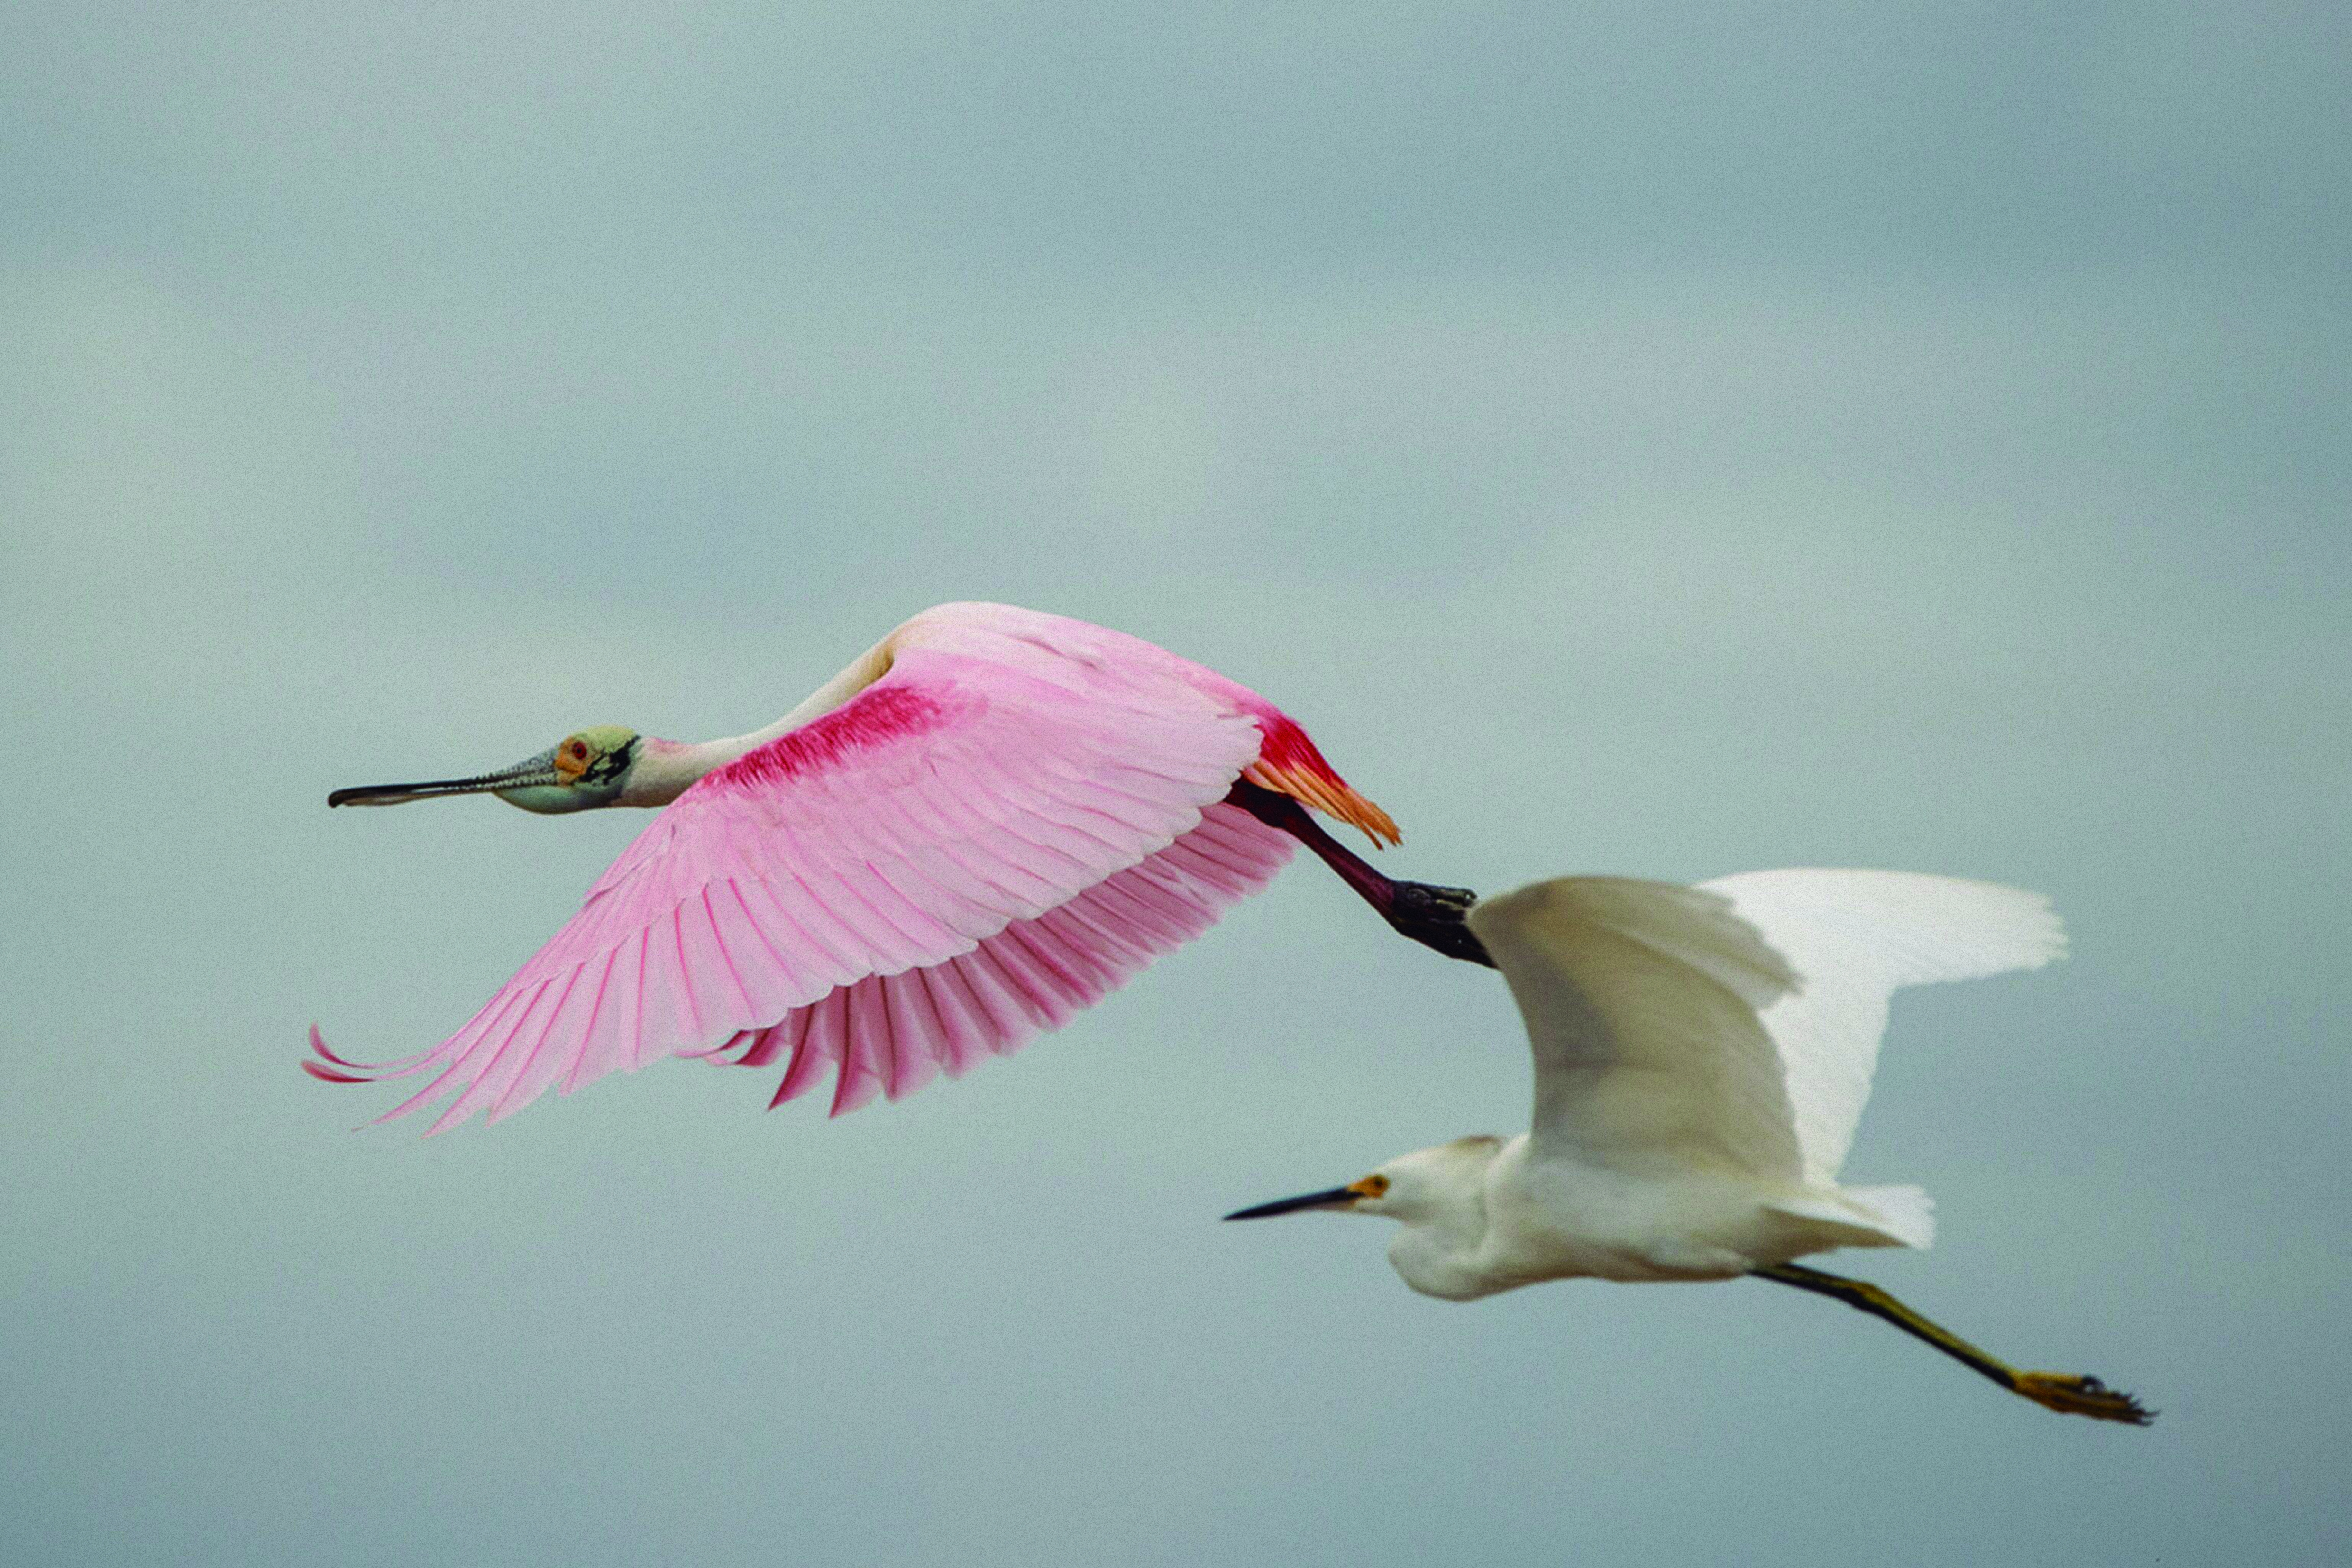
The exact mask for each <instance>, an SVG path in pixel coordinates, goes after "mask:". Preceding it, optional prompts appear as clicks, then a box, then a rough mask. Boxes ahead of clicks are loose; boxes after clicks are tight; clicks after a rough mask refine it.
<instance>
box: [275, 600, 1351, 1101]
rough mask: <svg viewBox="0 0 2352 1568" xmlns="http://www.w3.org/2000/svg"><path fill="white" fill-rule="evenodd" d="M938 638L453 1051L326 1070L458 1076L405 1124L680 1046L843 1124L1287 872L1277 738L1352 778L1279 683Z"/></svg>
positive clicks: (798, 742) (691, 810) (999, 640)
mask: <svg viewBox="0 0 2352 1568" xmlns="http://www.w3.org/2000/svg"><path fill="white" fill-rule="evenodd" d="M932 614H933V615H934V616H936V615H937V614H938V612H933V613H932ZM1021 614H1023V615H1024V616H1025V615H1026V614H1027V613H1026V612H1022V613H1021ZM924 627H925V618H924V617H919V618H918V620H917V621H916V622H912V623H909V626H908V627H907V628H902V632H901V633H900V634H898V636H899V637H904V638H905V642H904V644H903V645H901V646H894V647H893V648H892V659H891V663H890V666H889V668H888V670H887V673H886V674H884V675H883V676H882V677H881V678H880V679H877V680H876V681H875V682H874V683H873V684H872V685H870V686H868V687H866V689H864V690H862V691H860V692H859V693H858V694H857V695H856V696H855V697H853V698H851V699H850V700H848V701H847V702H845V703H844V704H843V705H842V706H840V707H839V708H836V709H835V710H832V711H831V712H828V713H825V714H823V715H822V716H820V717H818V718H816V719H814V720H812V721H809V722H808V723H806V724H803V725H802V726H800V727H799V728H797V729H794V730H791V731H785V732H784V733H782V734H781V735H778V736H777V737H776V738H774V739H772V740H771V741H768V742H766V743H764V744H762V745H760V746H758V747H756V748H754V749H753V750H751V751H750V752H747V753H746V754H744V755H743V756H741V757H740V758H738V759H737V760H736V761H734V762H732V763H728V764H727V765H725V766H723V767H721V768H719V769H717V770H715V771H714V772H712V773H709V774H708V775H706V776H705V777H704V778H702V779H701V780H699V781H698V782H697V783H696V784H694V785H693V787H691V788H690V789H688V791H687V792H686V793H685V794H684V795H681V796H679V797H678V799H677V801H675V802H673V803H672V804H671V805H669V806H668V807H667V808H666V809H664V810H663V812H662V813H661V815H660V816H658V817H656V819H655V820H654V822H653V823H652V825H651V826H649V827H648V828H647V829H646V832H645V833H643V834H642V835H640V836H639V837H638V838H637V839H636V841H635V843H634V844H632V845H631V846H630V847H629V848H628V849H627V850H626V851H625V852H624V853H623V854H622V856H621V858H619V859H618V860H617V861H615V862H614V865H613V867H612V868H611V869H610V870H608V871H607V872H606V873H605V874H604V877H603V878H602V879H600V880H599V881H598V882H597V884H596V886H595V887H594V889H592V890H591V891H590V893H589V895H588V899H587V901H586V903H585V905H584V906H583V908H582V910H580V912H579V913H578V914H577V915H575V916H574V917H573V918H572V921H570V923H568V924H567V925H565V926H564V928H563V929H562V931H559V932H558V933H557V934H556V936H555V938H554V940H553V941H551V942H549V943H548V944H547V945H546V946H545V947H544V948H542V949H541V950H540V952H538V953H537V954H536V955H535V956H534V957H532V958H531V960H530V962H529V963H525V964H524V965H523V967H522V969H521V970H520V973H517V974H516V975H515V977H514V978H513V979H512V980H510V981H509V982H508V983H507V984H506V985H505V986H504V987H503V988H502V989H500V990H499V993H498V994H497V995H495V996H493V997H492V998H491V999H490V1001H489V1003H488V1005H486V1006H485V1007H483V1008H482V1010H481V1011H480V1012H479V1013H478V1014H476V1015H475V1016H474V1017H473V1019H472V1020H471V1021H470V1022H468V1023H467V1025H466V1026H465V1027H464V1028H462V1029H460V1030H458V1031H457V1034H455V1035H453V1036H451V1037H449V1038H448V1039H447V1040H446V1041H444V1042H442V1044H441V1045H440V1046H438V1047H436V1048H434V1049H433V1050H430V1051H427V1052H425V1053H424V1054H423V1055H421V1056H417V1057H414V1058H408V1059H406V1060H404V1061H396V1062H388V1063H383V1064H381V1065H379V1066H374V1067H362V1066H361V1065H360V1064H356V1063H352V1062H349V1061H346V1060H344V1059H343V1058H340V1057H337V1056H335V1055H334V1054H333V1053H331V1052H330V1051H328V1050H327V1049H326V1047H325V1046H324V1045H323V1043H320V1041H319V1038H318V1035H317V1031H316V1030H313V1031H312V1043H313V1044H314V1045H315V1046H317V1047H318V1050H319V1053H320V1056H321V1057H322V1058H324V1062H325V1064H331V1065H322V1064H321V1063H313V1062H306V1063H305V1064H304V1065H305V1066H306V1067H308V1068H310V1070H311V1071H312V1072H313V1073H315V1074H316V1075H317V1076H319V1077H320V1078H325V1079H331V1080H334V1081H354V1080H356V1079H362V1078H370V1077H407V1076H411V1075H415V1074H424V1073H430V1074H432V1075H433V1076H432V1078H431V1081H429V1082H428V1083H426V1084H425V1087H424V1089H421V1090H420V1091H419V1092H418V1093H416V1094H415V1096H413V1097H412V1098H410V1099H409V1100H406V1101H404V1103H402V1104H401V1105H399V1106H397V1107H395V1108H394V1110H392V1111H390V1112H388V1113H387V1118H388V1117H391V1116H399V1115H404V1114H406V1113H407V1112H410V1111H413V1110H417V1109H419V1108H420V1107H422V1106H425V1105H426V1104H428V1103H430V1102H432V1101H434V1100H437V1099H439V1098H440V1097H441V1096H443V1095H445V1094H453V1093H454V1094H455V1095H456V1098H455V1099H454V1100H452V1101H451V1102H450V1104H449V1105H448V1107H447V1108H446V1110H444V1111H443V1112H442V1113H441V1115H440V1117H439V1119H438V1120H437V1121H435V1123H434V1124H433V1128H432V1131H436V1132H438V1131H443V1130H444V1129H446V1128H449V1127H452V1126H455V1125H457V1123H459V1122H462V1121H466V1120H467V1118H468V1117H470V1116H471V1115H473V1113H474V1112H476V1111H478V1110H488V1112H489V1119H490V1120H491V1121H498V1120H499V1119H500V1118H502V1117H505V1116H509V1115H511V1114H512V1113H514V1112H515V1111H517V1110H520V1109H522V1107H524V1106H525V1105H528V1104H529V1103H530V1101H532V1100H535V1099H537V1098H538V1097H539V1096H540V1095H541V1094H542V1093H544V1092H545V1091H546V1090H547V1089H549V1088H550V1087H551V1086H560V1087H561V1089H562V1090H563V1091H564V1092H566V1093H568V1092H570V1091H571V1090H572V1089H576V1088H578V1087H579V1086H580V1085H582V1084H583V1083H587V1082H589V1081H591V1080H593V1079H598V1078H601V1077H603V1076H604V1074H606V1073H608V1072H611V1071H613V1070H614V1069H615V1068H628V1069H635V1068H640V1067H643V1066H645V1065H646V1063H647V1062H650V1061H653V1060H655V1059H656V1058H660V1057H664V1056H672V1055H677V1056H697V1055H698V1056H704V1057H708V1058H712V1059H714V1060H723V1061H732V1062H734V1063H738V1064H740V1065H744V1066H761V1065H768V1064H772V1063H774V1062H776V1061H779V1060H783V1061H785V1063H786V1065H785V1068H784V1072H783V1079H782V1084H781V1085H780V1086H779V1088H778V1089H777V1091H776V1097H775V1102H781V1101H782V1100H788V1099H791V1098H793V1096H795V1095H798V1094H801V1093H803V1092H805V1091H806V1090H807V1089H810V1088H812V1087H814V1085H815V1083H816V1082H817V1081H818V1079H819V1078H820V1077H821V1076H822V1074H823V1072H824V1069H825V1068H826V1067H828V1066H834V1067H835V1068H837V1083H836V1088H835V1093H834V1101H833V1108H834V1110H835V1113H838V1112H840V1111H844V1110H854V1109H856V1107H858V1106H860V1105H863V1104H865V1103H866V1102H867V1101H868V1100H871V1099H872V1098H873V1097H874V1096H875V1095H876V1094H877V1092H879V1093H884V1094H887V1095H888V1096H890V1097H891V1098H893V1099H896V1098H897V1097H898V1096H899V1095H901V1094H905V1093H907V1092H908V1091H909V1090H911V1089H917V1088H919V1087H920V1086H921V1085H922V1084H924V1083H926V1082H928V1081H929V1079H931V1077H933V1076H934V1075H935V1074H936V1073H937V1072H938V1071H939V1070H940V1068H945V1069H946V1070H947V1071H948V1072H949V1073H950V1074H960V1073H961V1072H962V1071H963V1070H964V1069H965V1068H968V1067H970V1066H971V1064H972V1063H973V1062H974V1061H976V1060H978V1059H980V1058H982V1056H985V1055H987V1054H990V1053H997V1054H1003V1053H1006V1052H1009V1051H1011V1050H1013V1049H1014V1048H1015V1047H1018V1046H1020V1045H1022V1044H1023V1043H1024V1042H1025V1041H1026V1040H1028V1039H1029V1038H1030V1037H1032V1036H1034V1035H1035V1034H1036V1033H1038V1032H1039V1031H1040V1030H1043V1029H1048V1028H1054V1027H1056V1026H1060V1025H1061V1024H1063V1023H1064V1022H1066V1021H1067V1020H1068V1018H1069V1017H1070V1016H1072V1015H1073V1014H1075V1013H1076V1012H1077V1011H1078V1010H1079V1009H1081V1008H1083V1007H1086V1006H1087V1005H1090V1004H1091V1003H1093V1002H1095V1001H1097V1000H1098V999H1099V998H1100V997H1102V996H1103V995H1104V994H1107V993H1108V992H1109V991H1111V990H1112V989H1114V988H1115V987H1117V986H1118V985H1119V984H1123V983H1124V982H1125V981H1126V980H1127V979H1128V978H1129V976H1131V975H1132V974H1134V973H1136V972H1137V971H1139V970H1140V969H1141V968H1143V966H1144V965H1146V964H1147V963H1150V962H1151V960H1152V959H1154V958H1156V957H1158V956H1159V955H1160V954H1161V953H1164V952H1171V951H1172V950H1173V949H1175V948H1176V947H1178V946H1180V945H1181V944H1182V943H1183V942H1187V941H1189V940H1191V939H1192V938H1193V937H1195V936H1197V935H1199V934H1200V933H1201V932H1202V931H1205V930H1206V929H1207V928H1208V927H1209V926H1210V925H1211V924H1212V923H1213V921H1215V920H1216V919H1217V917H1218V916H1219V915H1220V914H1221V913H1222V912H1223V910H1224V909H1225V908H1226V906H1228V905H1229V904H1231V903H1232V902H1234V900H1237V899H1240V898H1241V897H1243V896H1244V895H1245V894H1248V893H1251V892H1254V891H1255V890H1256V889H1259V888H1261V887H1263V886H1264V885H1265V882H1266V881H1267V880H1268V879H1270V878H1271V877H1272V876H1273V875H1274V874H1275V872H1276V871H1277V870H1279V869H1280V868H1281V867H1282V866H1283V865H1284V863H1285V862H1286V860H1287V859H1288V858H1289V855H1290V851H1291V848H1292V842H1293V841H1292V840H1291V839H1290V837H1288V836H1287V835H1285V834H1282V833H1280V832H1277V831H1276V830H1274V829H1272V828H1269V827H1266V826H1264V825H1263V824H1261V823H1259V822H1258V821H1257V819H1256V818H1255V817H1254V816H1250V815H1249V814H1248V813H1246V812H1244V811H1243V810H1241V809H1240V808H1238V807H1235V806H1232V805H1223V804H1221V803H1222V802H1223V798H1224V796H1225V795H1226V794H1227V793H1228V791H1229V790H1230V789H1231V787H1232V785H1233V784H1234V780H1235V778H1236V777H1237V776H1239V775H1240V774H1241V773H1243V772H1244V770H1245V769H1250V768H1251V766H1252V764H1253V763H1255V762H1257V760H1258V758H1259V752H1260V751H1261V749H1262V746H1264V745H1265V740H1266V737H1267V736H1269V735H1271V736H1273V737H1275V738H1276V740H1277V741H1279V742H1281V743H1282V744H1283V745H1284V746H1285V747H1287V748H1291V749H1293V750H1296V749H1297V748H1300V747H1303V748H1304V749H1305V752H1306V754H1307V755H1310V756H1312V758H1313V762H1314V764H1315V766H1316V767H1317V768H1318V770H1319V771H1320V773H1323V774H1326V775H1328V777H1329V779H1330V781H1331V783H1332V784H1333V785H1335V786H1336V787H1337V788H1338V789H1339V790H1343V791H1344V790H1345V789H1346V786H1345V784H1343V783H1340V782H1339V780H1338V776H1337V775H1336V774H1331V773H1329V771H1328V767H1326V766H1324V765H1323V764H1322V762H1321V758H1320V756H1319V755H1317V754H1314V752H1313V747H1312V743H1311V742H1307V740H1306V739H1305V736H1304V734H1303V732H1301V731H1298V730H1297V727H1296V726H1295V725H1293V724H1291V723H1290V722H1289V721H1288V720H1286V719H1285V718H1283V717H1282V716H1281V715H1280V714H1279V713H1278V712H1276V710H1273V708H1272V707H1271V705H1270V704H1266V703H1265V701H1264V700H1263V699H1259V698H1256V697H1255V694H1253V693H1249V692H1247V691H1246V690H1245V689H1242V688H1239V687H1234V686H1232V684H1231V683H1230V682H1224V681H1223V679H1222V678H1220V677H1215V676H1213V675H1212V674H1210V672H1208V671H1205V670H1202V669H1201V668H1200V667H1198V666H1193V665H1189V664H1186V663H1185V662H1184V661H1182V660H1180V659H1177V658H1175V657H1174V656H1173V655H1170V654H1166V653H1163V652H1162V651H1161V650H1160V649H1158V648H1155V647H1151V646H1150V644H1146V643H1140V642H1137V641H1136V640H1135V639H1132V638H1127V637H1121V636H1120V635H1119V634H1117V633H1112V632H1105V631H1102V630H1101V629H1100V628H1096V627H1090V626H1083V624H1082V623H1077V622H1063V621H1059V620H1057V619H1056V618H1055V617H1046V616H1034V617H1031V618H1030V620H1029V621H1028V622H1024V623H1017V624H1016V626H1015V628H1014V631H1013V635H1009V636H1008V635H1004V634H1003V632H1002V630H1001V629H1000V630H999V631H996V632H991V633H988V634H985V635H982V634H980V633H978V632H976V630H975V628H974V627H973V626H970V625H953V624H950V626H947V627H946V628H945V629H944V630H943V631H934V632H932V633H930V634H929V635H925V634H924ZM1071 628H1075V629H1076V630H1077V631H1080V632H1083V633H1086V634H1088V638H1087V640H1085V641H1083V642H1080V643H1078V644H1076V646H1075V647H1074V646H1073V644H1072V642H1071V639H1070V637H1069V636H1068V635H1067V634H1068V632H1069V630H1070V629H1071ZM1024 630H1025V631H1026V632H1027V633H1028V634H1029V635H1027V636H1023V635H1020V634H1021V633H1022V632H1023V631H1024ZM1043 632H1053V633H1057V634H1061V635H1060V636H1058V637H1055V638H1052V639H1048V638H1047V637H1045V636H1042V635H1039V634H1040V633H1043ZM908 633H915V634H917V635H913V636H908ZM1137 650H1141V653H1140V654H1139V653H1138V652H1137ZM1145 656H1149V657H1145ZM1204 678H1205V679H1204ZM1259 710H1263V712H1261V711H1259ZM1262 726H1263V728H1262ZM1254 776H1255V775H1254ZM1349 793H1350V795H1351V797H1352V792H1349ZM1370 809H1372V810H1374V811H1377V809H1378V808H1377V807H1372V808H1370ZM1383 820H1385V819H1383ZM772 1103H773V1102H772Z"/></svg>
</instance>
